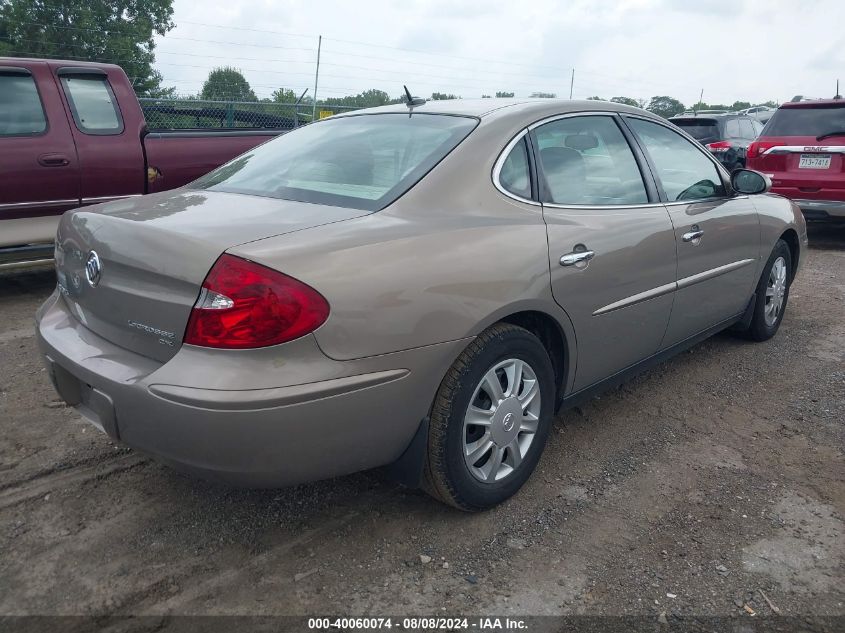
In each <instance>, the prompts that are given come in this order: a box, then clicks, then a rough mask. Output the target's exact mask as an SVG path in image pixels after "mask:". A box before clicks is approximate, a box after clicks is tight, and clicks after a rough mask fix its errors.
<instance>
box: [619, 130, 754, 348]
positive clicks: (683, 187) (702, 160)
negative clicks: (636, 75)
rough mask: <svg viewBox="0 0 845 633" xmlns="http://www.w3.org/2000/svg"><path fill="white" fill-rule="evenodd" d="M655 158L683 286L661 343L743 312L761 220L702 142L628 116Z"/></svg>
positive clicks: (751, 282)
mask: <svg viewBox="0 0 845 633" xmlns="http://www.w3.org/2000/svg"><path fill="white" fill-rule="evenodd" d="M625 121H626V122H627V124H628V126H629V127H630V128H631V130H633V132H634V133H635V135H636V136H637V138H638V140H639V142H640V145H641V146H642V148H643V149H644V150H645V154H646V157H647V158H648V160H649V161H650V163H651V165H652V169H653V171H654V173H655V176H656V180H657V185H658V188H659V190H660V193H661V196H662V197H663V199H664V200H665V201H666V208H667V209H668V210H669V216H670V217H671V219H672V224H673V226H674V229H675V242H676V245H677V249H678V274H677V284H678V288H677V290H676V292H675V303H674V305H673V306H672V317H671V319H670V320H669V329H668V330H667V332H666V338H665V339H664V341H663V348H667V347H671V346H672V345H674V344H675V343H679V342H681V341H683V340H684V339H687V338H689V337H691V336H694V335H696V334H699V333H701V332H703V331H705V330H707V329H709V328H712V327H715V326H718V325H719V324H720V323H722V322H724V321H725V320H727V319H730V318H732V317H735V316H737V315H738V314H741V313H742V312H743V311H744V310H745V308H746V306H747V305H748V302H749V300H750V299H751V294H752V293H753V291H754V286H755V283H756V281H757V275H758V263H759V262H758V260H759V257H760V223H759V219H758V217H757V209H756V208H755V207H754V203H753V202H752V201H751V200H750V198H749V197H748V196H732V195H730V194H731V192H730V187H729V184H728V183H727V178H726V177H725V175H724V174H723V172H722V170H721V169H720V168H719V167H718V166H717V163H716V161H715V160H714V159H713V158H712V156H711V155H710V154H709V153H708V152H706V151H705V150H704V149H703V148H702V147H701V146H700V145H699V144H698V143H695V142H693V141H691V140H688V139H687V138H686V137H684V136H682V135H681V134H680V133H679V132H677V131H675V130H674V129H672V128H670V127H669V125H663V124H661V123H657V122H654V121H651V120H645V119H642V118H637V117H635V116H627V115H626V116H625Z"/></svg>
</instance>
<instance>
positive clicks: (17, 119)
mask: <svg viewBox="0 0 845 633" xmlns="http://www.w3.org/2000/svg"><path fill="white" fill-rule="evenodd" d="M11 63H12V62H11V60H9V61H6V62H3V64H2V65H0V174H2V175H3V185H2V186H0V222H2V223H3V224H2V226H3V228H2V230H0V247H3V246H16V245H21V244H30V243H36V242H49V241H51V240H52V239H53V236H54V235H55V232H56V228H55V226H56V223H57V220H58V216H59V215H61V214H62V213H64V212H65V211H66V210H67V209H72V208H74V207H77V206H79V162H78V160H77V156H76V148H75V147H74V144H73V138H72V137H71V135H70V130H69V129H68V122H67V118H66V117H65V110H64V106H63V105H62V101H61V97H60V95H59V91H58V87H57V86H56V83H55V81H54V79H53V77H52V74H51V72H50V69H49V67H48V65H47V64H46V63H38V62H34V63H33V62H27V63H26V64H25V65H23V64H22V65H20V66H17V65H11Z"/></svg>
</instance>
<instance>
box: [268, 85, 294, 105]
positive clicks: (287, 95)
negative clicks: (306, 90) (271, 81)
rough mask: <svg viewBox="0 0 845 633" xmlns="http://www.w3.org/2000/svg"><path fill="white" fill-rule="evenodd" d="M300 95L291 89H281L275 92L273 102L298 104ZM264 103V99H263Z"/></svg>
mask: <svg viewBox="0 0 845 633" xmlns="http://www.w3.org/2000/svg"><path fill="white" fill-rule="evenodd" d="M297 99H299V95H298V94H296V93H295V92H294V91H293V90H290V89H289V88H279V89H278V90H274V91H273V96H272V99H271V100H272V101H274V102H275V103H296V100H297ZM262 101H263V99H262Z"/></svg>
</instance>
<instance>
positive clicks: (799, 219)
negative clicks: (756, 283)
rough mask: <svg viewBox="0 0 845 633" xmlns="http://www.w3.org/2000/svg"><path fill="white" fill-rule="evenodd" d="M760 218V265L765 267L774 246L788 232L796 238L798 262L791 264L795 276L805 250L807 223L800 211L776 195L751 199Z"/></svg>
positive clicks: (787, 200) (789, 201)
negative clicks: (792, 233) (791, 232)
mask: <svg viewBox="0 0 845 633" xmlns="http://www.w3.org/2000/svg"><path fill="white" fill-rule="evenodd" d="M752 200H753V201H754V206H755V207H757V213H758V216H759V218H760V263H759V267H760V269H761V270H762V267H763V266H764V265H765V263H766V260H767V259H768V258H769V255H770V254H771V252H772V250H773V249H774V247H775V244H776V243H777V241H778V240H779V239H781V237H782V236H783V235H784V234H785V233H787V232H788V231H793V232H794V233H795V235H796V236H797V238H798V251H799V256H798V261H797V262H796V261H793V262H792V269H793V275H795V274H797V272H798V270H799V269H800V266H801V264H802V262H803V258H804V254H805V252H806V248H807V223H806V222H805V221H804V216H803V214H802V213H801V209H799V208H798V205H796V204H795V203H794V202H792V201H791V200H789V199H788V198H784V197H783V196H780V195H777V194H772V193H770V194H766V195H761V196H754V197H753V198H752Z"/></svg>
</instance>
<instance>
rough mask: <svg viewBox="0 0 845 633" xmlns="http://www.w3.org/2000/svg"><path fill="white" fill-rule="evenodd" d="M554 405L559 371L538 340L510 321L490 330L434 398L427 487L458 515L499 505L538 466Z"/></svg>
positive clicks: (459, 362)
mask: <svg viewBox="0 0 845 633" xmlns="http://www.w3.org/2000/svg"><path fill="white" fill-rule="evenodd" d="M554 404H555V379H554V369H553V368H552V363H551V360H550V359H549V356H548V354H547V352H546V350H545V348H544V347H543V344H542V343H541V342H540V341H539V339H538V338H537V337H536V336H534V335H533V334H532V333H531V332H529V331H528V330H525V329H523V328H521V327H518V326H516V325H511V324H507V323H501V324H497V325H494V326H492V327H491V328H489V329H487V330H485V331H484V332H483V333H481V334H480V335H479V336H478V337H477V338H476V339H475V340H474V341H473V342H472V343H471V344H470V345H469V346H468V347H467V349H466V350H464V351H463V353H462V354H461V355H460V356H459V357H458V359H457V360H456V361H455V363H454V364H453V365H452V367H451V368H450V369H449V371H448V372H447V374H446V377H445V378H444V379H443V382H442V383H441V385H440V389H439V390H438V392H437V396H436V397H435V401H434V405H433V407H432V413H431V421H430V424H429V436H428V453H427V457H426V469H425V481H424V488H425V489H426V491H427V492H429V494H431V495H432V496H434V497H435V498H437V499H440V500H441V501H443V502H445V503H448V504H450V505H453V506H455V507H456V508H460V509H461V510H467V511H474V510H483V509H485V508H489V507H492V506H494V505H496V504H498V503H501V502H502V501H504V500H505V499H507V498H508V497H510V496H511V495H513V494H514V493H515V492H516V491H517V490H519V489H520V488H521V487H522V485H523V484H524V483H525V481H526V480H527V479H528V477H529V476H530V475H531V473H532V472H533V470H534V468H535V466H536V465H537V462H538V461H539V459H540V454H541V453H542V451H543V447H544V445H545V443H546V438H547V437H548V434H549V428H550V427H551V424H552V412H553V410H554Z"/></svg>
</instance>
